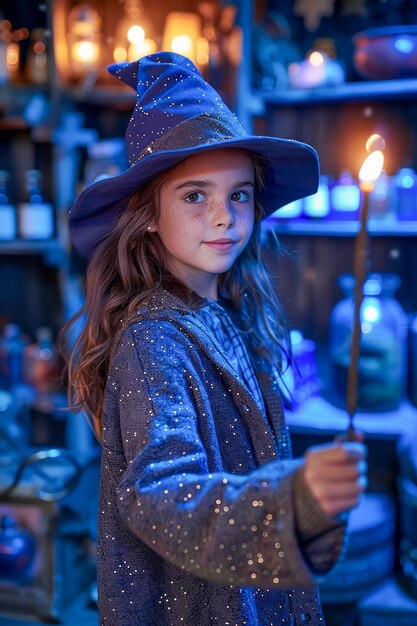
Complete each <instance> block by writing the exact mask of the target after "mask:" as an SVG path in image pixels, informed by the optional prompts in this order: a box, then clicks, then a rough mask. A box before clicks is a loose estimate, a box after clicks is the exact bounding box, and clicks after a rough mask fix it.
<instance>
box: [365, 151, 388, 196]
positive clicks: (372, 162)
mask: <svg viewBox="0 0 417 626" xmlns="http://www.w3.org/2000/svg"><path fill="white" fill-rule="evenodd" d="M383 166H384V155H383V153H382V152H381V151H380V150H376V151H375V152H371V154H370V155H369V156H367V157H366V159H365V161H364V162H363V164H362V167H361V169H360V171H359V181H360V187H361V189H362V190H363V191H370V190H371V189H373V186H374V184H375V181H376V180H377V179H378V178H379V176H380V174H381V172H382V168H383Z"/></svg>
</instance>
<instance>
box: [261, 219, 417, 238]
mask: <svg viewBox="0 0 417 626" xmlns="http://www.w3.org/2000/svg"><path fill="white" fill-rule="evenodd" d="M358 229H359V223H358V222H354V221H348V220H346V221H340V222H331V221H321V220H317V221H314V220H284V219H279V218H273V217H270V218H269V219H267V220H265V221H264V222H263V224H262V230H263V232H269V231H271V230H273V231H275V232H277V233H283V234H286V235H315V236H324V237H354V236H355V235H356V233H357V232H358ZM368 232H369V234H370V235H372V236H373V237H416V236H417V221H407V222H406V221H404V222H393V223H390V224H383V223H381V224H376V223H372V222H371V223H370V224H369V228H368Z"/></svg>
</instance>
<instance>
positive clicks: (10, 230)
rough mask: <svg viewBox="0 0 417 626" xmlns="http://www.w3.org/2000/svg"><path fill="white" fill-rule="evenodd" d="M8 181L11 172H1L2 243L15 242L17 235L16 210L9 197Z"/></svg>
mask: <svg viewBox="0 0 417 626" xmlns="http://www.w3.org/2000/svg"><path fill="white" fill-rule="evenodd" d="M8 180H9V172H6V171H5V170H0V241H13V239H16V235H17V225H16V221H17V220H16V208H15V207H14V206H13V205H12V204H9V199H8V197H7V182H8Z"/></svg>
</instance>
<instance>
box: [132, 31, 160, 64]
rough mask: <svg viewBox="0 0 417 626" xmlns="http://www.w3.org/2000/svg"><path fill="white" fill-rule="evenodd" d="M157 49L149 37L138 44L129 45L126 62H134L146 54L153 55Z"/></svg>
mask: <svg viewBox="0 0 417 626" xmlns="http://www.w3.org/2000/svg"><path fill="white" fill-rule="evenodd" d="M157 49H158V46H157V45H156V42H155V41H154V40H153V39H150V38H149V37H146V38H145V39H144V40H143V41H141V42H139V43H131V44H130V46H129V48H128V50H127V60H128V61H136V60H137V59H140V58H142V57H144V56H146V55H147V54H153V53H154V52H156V51H157Z"/></svg>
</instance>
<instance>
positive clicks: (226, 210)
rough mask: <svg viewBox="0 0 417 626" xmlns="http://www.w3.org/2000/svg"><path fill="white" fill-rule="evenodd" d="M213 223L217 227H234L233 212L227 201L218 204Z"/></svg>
mask: <svg viewBox="0 0 417 626" xmlns="http://www.w3.org/2000/svg"><path fill="white" fill-rule="evenodd" d="M213 221H214V223H215V224H216V226H225V227H226V228H230V227H231V226H233V222H234V217H233V210H232V208H231V207H230V206H229V203H228V202H227V200H222V201H219V202H218V203H216V207H215V211H214V216H213Z"/></svg>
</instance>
